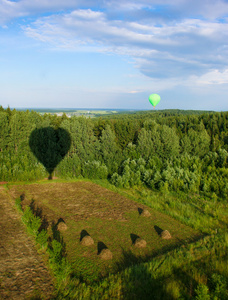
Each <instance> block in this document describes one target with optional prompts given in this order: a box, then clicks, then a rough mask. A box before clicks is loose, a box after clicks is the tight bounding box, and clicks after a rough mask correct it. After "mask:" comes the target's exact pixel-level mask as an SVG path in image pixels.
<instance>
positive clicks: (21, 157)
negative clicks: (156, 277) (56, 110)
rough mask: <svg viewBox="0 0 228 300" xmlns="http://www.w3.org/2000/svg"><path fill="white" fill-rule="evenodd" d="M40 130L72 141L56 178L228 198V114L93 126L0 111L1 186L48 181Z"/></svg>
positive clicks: (122, 119) (125, 119)
mask: <svg viewBox="0 0 228 300" xmlns="http://www.w3.org/2000/svg"><path fill="white" fill-rule="evenodd" d="M42 128H45V129H47V128H52V129H54V130H56V132H57V129H58V128H61V129H64V131H65V132H68V133H69V136H70V139H71V141H70V149H69V151H68V152H67V154H66V155H65V157H64V159H62V158H63V155H62V156H61V159H62V160H61V159H57V161H58V165H57V167H56V168H55V171H54V172H55V174H54V175H56V176H59V177H63V178H80V177H85V178H91V179H92V178H93V179H106V178H108V179H109V180H110V181H111V182H112V183H113V184H115V185H116V186H119V187H130V186H135V185H147V186H148V187H150V188H151V189H155V190H161V191H177V192H178V191H184V192H185V191H190V192H194V193H199V192H202V193H204V194H205V195H207V196H210V197H213V198H217V197H220V198H226V197H227V196H228V186H227V182H228V169H227V167H228V158H227V157H228V113H227V112H221V113H197V114H194V113H193V112H192V113H189V114H185V115H184V114H180V113H179V112H175V111H174V112H173V113H172V112H170V111H168V112H167V111H164V112H156V113H154V112H151V113H150V112H148V113H145V114H143V113H142V112H141V113H140V112H139V113H138V114H137V113H134V114H129V115H123V114H122V115H119V116H118V115H115V116H111V117H109V118H99V119H98V118H97V119H89V118H85V117H72V118H68V117H67V116H66V115H65V114H63V116H61V117H57V116H56V115H54V116H53V115H50V114H45V115H43V116H41V115H40V114H38V113H36V112H34V111H31V112H30V111H26V112H23V111H16V110H10V108H7V109H3V108H2V107H0V180H1V181H18V180H34V179H40V178H43V177H44V176H47V170H46V169H45V166H44V165H43V164H42V163H41V162H40V161H42V159H41V160H40V161H39V160H38V159H37V157H36V156H35V155H34V149H32V150H33V151H32V150H31V149H30V146H29V144H30V145H31V142H30V138H31V136H32V132H34V131H35V130H37V129H42ZM52 131H53V130H52ZM52 131H51V130H49V131H48V132H52ZM46 132H47V130H46ZM41 136H42V135H41ZM58 138H59V137H58V135H56V136H55V137H54V140H53V137H49V138H48V137H47V136H46V135H44V140H42V148H43V150H42V149H41V150H39V152H41V154H40V155H41V156H42V155H43V156H45V155H47V151H48V149H49V150H50V149H52V148H50V147H51V146H50V145H51V144H52V147H54V146H53V145H55V144H56V143H58ZM66 143H69V141H66V142H65V144H66ZM35 144H37V141H36V143H35ZM61 145H62V146H61V147H64V140H63V137H61ZM59 151H60V152H61V149H60V150H59ZM49 152H50V151H49ZM64 154H65V153H64ZM48 155H49V157H51V154H50V153H49V154H48ZM55 155H57V154H56V153H55Z"/></svg>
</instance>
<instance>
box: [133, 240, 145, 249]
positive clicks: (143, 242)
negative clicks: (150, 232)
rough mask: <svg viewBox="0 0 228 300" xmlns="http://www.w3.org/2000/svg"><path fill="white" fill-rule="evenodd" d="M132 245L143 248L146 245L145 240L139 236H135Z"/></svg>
mask: <svg viewBox="0 0 228 300" xmlns="http://www.w3.org/2000/svg"><path fill="white" fill-rule="evenodd" d="M134 246H135V247H137V248H145V247H146V241H145V240H143V239H141V238H137V239H136V240H135V242H134Z"/></svg>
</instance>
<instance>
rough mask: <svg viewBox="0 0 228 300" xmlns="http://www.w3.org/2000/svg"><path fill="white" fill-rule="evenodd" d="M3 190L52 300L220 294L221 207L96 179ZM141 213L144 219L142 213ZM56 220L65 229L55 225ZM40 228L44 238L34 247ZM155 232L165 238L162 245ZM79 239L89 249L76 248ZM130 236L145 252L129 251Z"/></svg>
mask: <svg viewBox="0 0 228 300" xmlns="http://www.w3.org/2000/svg"><path fill="white" fill-rule="evenodd" d="M7 191H8V194H9V196H10V197H11V199H14V201H16V204H17V206H18V207H19V211H21V214H22V220H23V222H24V224H26V226H27V229H28V233H29V234H30V235H33V236H34V239H35V241H36V244H37V249H39V250H38V252H39V253H40V255H43V256H44V257H46V255H48V256H49V263H48V262H47V263H48V265H49V269H50V270H51V273H52V274H53V276H54V278H55V280H56V284H55V286H56V289H55V292H53V295H52V297H53V299H65V298H66V299H140V297H141V299H226V297H227V286H226V284H227V283H226V278H227V270H228V268H227V267H228V265H227V247H228V234H227V232H226V229H227V223H226V222H227V213H228V207H227V205H225V204H224V203H219V202H217V203H212V202H211V201H210V200H207V199H205V200H204V204H203V207H202V204H201V205H198V204H197V203H201V202H199V201H198V197H199V196H198V195H189V196H188V197H190V198H191V202H189V201H184V195H183V197H182V198H181V197H180V196H179V197H178V196H177V195H175V194H172V193H169V194H167V193H165V194H164V193H156V192H152V191H151V190H150V189H147V188H142V187H141V188H134V189H124V188H122V189H118V188H116V187H114V186H113V185H111V184H110V183H108V182H107V181H104V180H97V181H93V182H92V181H88V180H76V181H75V180H68V181H66V180H58V179H55V180H52V181H47V180H42V181H39V182H33V183H17V184H13V183H11V184H7ZM215 207H216V209H215ZM28 208H29V209H30V211H31V214H28ZM143 210H144V211H145V210H147V211H149V212H150V216H149V217H145V216H142V215H141V214H140V213H142V211H143ZM33 218H34V219H33ZM37 220H40V222H38V223H37ZM62 223H64V224H65V225H66V226H64V227H63V228H61V226H60V227H58V225H59V224H62ZM58 228H59V229H58ZM41 229H42V232H43V231H44V230H45V231H46V234H47V235H46V237H45V241H42V242H41V243H40V244H39V242H40V240H42V239H40V238H37V237H39V234H40V233H41ZM162 230H168V231H169V232H170V234H171V236H172V238H171V239H169V240H163V239H162V238H161V232H162ZM84 234H86V235H87V234H89V235H90V236H91V237H92V238H93V240H94V244H93V245H91V246H85V245H82V244H81V239H82V237H83V235H84ZM135 237H141V238H143V239H145V240H146V242H147V245H146V247H145V248H137V247H135V245H134V238H135ZM55 242H56V245H57V247H56V248H55V247H53V245H55ZM58 243H59V244H58ZM58 247H60V248H58ZM103 248H108V249H110V251H111V252H112V254H113V258H112V259H108V260H103V259H101V257H100V256H99V253H100V251H101V250H102V249H103ZM58 251H59V252H58ZM53 253H54V254H53ZM208 286H209V287H210V289H211V291H210V293H211V294H212V296H213V297H214V298H212V297H211V296H210V294H209V289H208ZM216 295H217V296H216ZM42 297H43V296H42ZM42 297H41V296H40V298H39V299H45V298H42ZM210 297H211V298H210ZM216 297H217V298H216Z"/></svg>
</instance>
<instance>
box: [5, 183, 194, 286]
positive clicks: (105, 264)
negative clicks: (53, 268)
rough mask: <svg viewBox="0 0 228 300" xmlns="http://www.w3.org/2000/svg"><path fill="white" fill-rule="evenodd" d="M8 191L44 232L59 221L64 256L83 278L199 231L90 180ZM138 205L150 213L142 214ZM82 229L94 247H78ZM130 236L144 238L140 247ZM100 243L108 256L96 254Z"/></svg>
mask: <svg viewBox="0 0 228 300" xmlns="http://www.w3.org/2000/svg"><path fill="white" fill-rule="evenodd" d="M9 193H10V195H11V197H12V198H14V199H15V198H18V197H19V196H21V195H23V198H24V200H23V201H22V206H23V207H25V206H27V205H31V204H32V205H33V206H35V208H36V210H37V211H39V213H40V214H41V215H42V218H43V220H45V222H46V224H48V225H49V227H48V228H49V229H48V230H49V233H50V234H51V228H54V227H56V225H57V224H58V222H59V221H60V220H64V222H65V224H66V225H67V229H66V230H65V231H61V233H60V234H61V237H62V238H63V243H64V244H65V246H66V253H67V258H68V260H69V261H70V262H71V263H72V265H73V268H74V271H75V274H76V275H78V276H80V278H82V279H83V280H85V281H88V282H92V281H94V280H97V279H99V278H100V277H102V276H106V275H107V274H108V273H113V272H117V271H119V270H121V269H124V268H125V267H127V266H129V265H131V264H134V263H137V262H141V261H148V260H149V259H151V258H152V257H154V256H155V255H158V254H160V253H164V252H166V251H168V250H170V249H173V248H174V247H176V246H178V245H180V244H182V243H186V242H190V241H192V240H194V239H195V238H197V236H199V232H197V231H196V230H193V229H192V228H190V227H187V226H185V225H183V224H181V223H179V222H178V221H176V220H174V219H172V218H171V217H169V216H167V215H164V214H162V213H160V212H158V211H155V210H153V209H151V208H148V207H146V206H145V205H142V204H138V203H136V202H134V201H133V200H130V199H127V198H125V197H124V196H121V195H119V194H117V193H115V192H112V191H110V190H108V189H106V188H103V187H101V186H99V185H97V184H94V183H91V182H85V181H78V182H67V183H63V182H49V181H48V182H45V183H34V184H24V185H13V186H11V185H9ZM143 209H147V210H148V211H149V212H150V213H151V216H150V217H144V216H142V215H141V214H140V213H141V211H142V210H143ZM161 230H168V231H169V232H170V234H171V235H172V239H170V240H163V239H161V236H160V232H161ZM84 232H87V233H88V234H89V235H90V236H91V237H92V238H93V240H94V245H92V246H89V247H87V246H83V245H81V243H80V238H81V237H82V236H83V233H84ZM136 237H140V238H142V239H144V240H145V241H146V242H147V246H146V248H136V247H135V246H134V244H133V243H134V239H135V238H136ZM104 246H106V247H107V248H108V249H110V250H111V252H112V254H113V259H112V260H106V261H105V260H102V259H101V258H100V257H99V255H98V253H99V251H100V250H101V248H102V247H104Z"/></svg>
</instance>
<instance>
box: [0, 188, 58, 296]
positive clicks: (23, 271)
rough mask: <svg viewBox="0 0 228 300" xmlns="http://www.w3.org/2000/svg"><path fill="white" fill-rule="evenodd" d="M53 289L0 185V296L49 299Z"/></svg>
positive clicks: (47, 274) (40, 261)
mask: <svg viewBox="0 0 228 300" xmlns="http://www.w3.org/2000/svg"><path fill="white" fill-rule="evenodd" d="M52 291H53V282H52V279H51V276H50V274H49V273H48V270H47V268H46V267H45V265H44V263H43V261H42V257H41V256H40V255H38V253H37V251H36V248H35V245H34V242H33V241H32V239H30V238H29V237H28V235H27V234H26V231H25V227H24V226H23V224H22V223H21V220H20V215H19V213H18V211H17V210H16V208H15V206H14V203H13V200H12V199H10V197H9V196H8V194H7V192H6V191H5V189H4V187H3V186H0V299H13V300H14V299H31V298H32V299H50V298H51V294H52ZM35 296H36V297H35Z"/></svg>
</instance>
